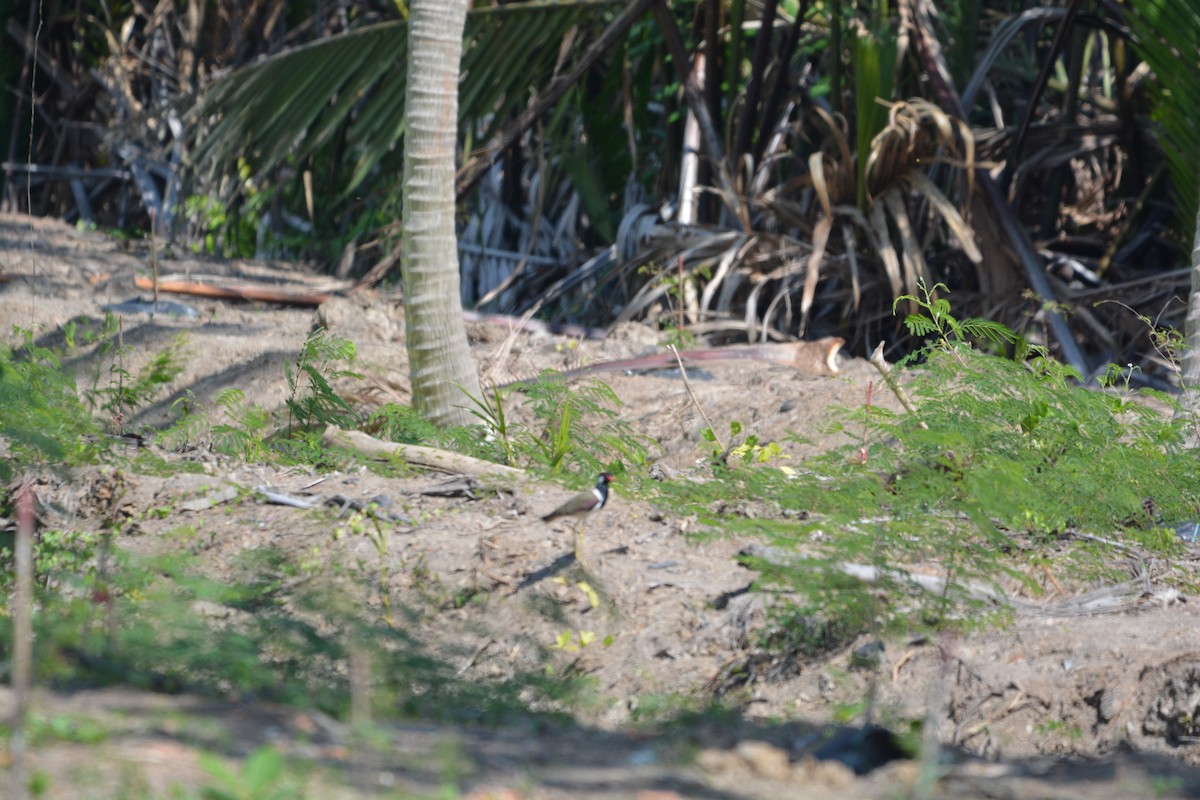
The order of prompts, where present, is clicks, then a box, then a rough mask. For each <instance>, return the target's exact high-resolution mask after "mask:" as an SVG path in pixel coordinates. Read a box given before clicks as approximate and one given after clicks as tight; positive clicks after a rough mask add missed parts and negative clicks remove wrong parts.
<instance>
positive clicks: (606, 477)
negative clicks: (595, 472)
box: [596, 472, 616, 488]
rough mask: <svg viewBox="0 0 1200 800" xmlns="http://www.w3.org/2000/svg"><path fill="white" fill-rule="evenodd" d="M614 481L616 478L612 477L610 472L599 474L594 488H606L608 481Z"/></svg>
mask: <svg viewBox="0 0 1200 800" xmlns="http://www.w3.org/2000/svg"><path fill="white" fill-rule="evenodd" d="M615 480H616V478H615V477H613V474H612V473H611V472H601V473H600V477H599V478H597V479H596V488H600V487H601V486H605V487H607V486H608V484H609V482H610V481H615Z"/></svg>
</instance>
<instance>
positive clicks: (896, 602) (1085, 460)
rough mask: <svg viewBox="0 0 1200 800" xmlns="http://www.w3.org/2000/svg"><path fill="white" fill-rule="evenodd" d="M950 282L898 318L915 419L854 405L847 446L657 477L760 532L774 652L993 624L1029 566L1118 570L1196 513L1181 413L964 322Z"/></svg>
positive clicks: (688, 508)
mask: <svg viewBox="0 0 1200 800" xmlns="http://www.w3.org/2000/svg"><path fill="white" fill-rule="evenodd" d="M944 291H945V287H941V286H938V287H934V289H932V290H930V291H928V292H923V296H919V297H912V296H909V297H905V298H902V299H903V300H906V301H911V302H912V303H914V304H915V305H916V307H917V309H918V311H917V312H916V313H913V314H910V315H909V316H908V317H907V318H906V320H905V321H906V324H908V325H909V327H910V329H911V330H913V331H914V333H920V334H923V335H927V336H928V337H929V339H930V341H929V344H928V345H927V346H926V347H925V348H924V349H923V350H921V351H920V352H919V353H918V354H917V355H916V357H914V358H913V359H911V360H910V361H909V362H908V364H907V366H902V367H899V368H897V369H896V371H897V372H902V376H901V378H900V380H901V381H902V382H903V384H904V387H905V388H906V390H907V392H908V394H909V395H910V396H911V398H912V401H913V403H912V404H913V409H912V411H911V412H909V413H903V414H896V413H892V412H890V411H888V410H887V409H885V408H880V407H878V406H877V405H876V406H874V407H872V408H871V409H870V411H869V413H868V411H867V409H866V408H861V409H857V410H848V411H846V412H844V413H843V415H842V417H841V418H840V419H839V420H838V421H836V422H835V423H834V424H833V426H832V430H833V431H834V432H840V433H842V434H844V435H845V437H846V440H847V443H846V444H845V445H844V446H843V447H840V448H836V449H834V450H832V451H830V452H828V453H825V454H823V455H821V456H817V457H815V458H813V459H810V460H809V461H808V462H807V463H805V464H804V465H803V466H804V469H803V470H795V471H794V472H792V473H791V474H789V473H788V472H786V471H784V470H782V469H772V468H769V467H768V468H766V469H754V470H739V471H731V472H729V473H725V474H723V475H721V476H719V478H720V479H719V480H718V481H713V482H712V483H714V484H718V485H717V486H716V487H715V488H709V487H706V486H703V485H693V486H680V485H669V484H664V485H663V489H662V491H663V493H664V495H665V496H666V498H667V499H668V502H674V503H676V504H678V510H679V511H681V512H690V513H694V514H696V516H697V517H698V518H699V519H700V521H701V522H703V523H708V524H710V525H711V526H713V527H714V528H719V529H721V530H725V531H730V532H734V531H736V532H740V533H757V534H759V535H761V536H762V537H764V538H765V539H766V540H767V543H768V544H769V548H767V549H765V550H762V551H758V552H756V553H755V554H754V555H753V556H748V557H747V559H746V561H747V563H748V564H750V565H751V566H753V567H754V568H755V569H757V570H759V571H760V573H761V578H760V585H761V586H763V587H764V588H772V589H775V590H783V595H782V596H783V597H785V598H787V599H786V600H784V601H783V602H780V603H779V604H777V605H776V607H775V610H774V612H773V613H774V616H773V617H772V619H773V620H774V621H773V623H772V624H771V625H770V626H768V629H767V631H764V636H765V637H766V638H764V639H763V641H762V644H763V646H764V647H768V648H772V649H781V650H791V651H796V652H800V653H814V652H818V651H820V650H822V649H824V648H827V647H830V646H836V645H837V643H839V642H844V641H845V640H846V639H848V638H850V637H853V636H855V635H857V634H859V633H861V632H863V631H868V630H875V631H880V630H887V629H893V628H902V629H906V630H911V629H914V628H916V629H921V628H929V627H933V628H941V627H947V626H949V627H955V626H964V625H975V624H981V623H984V622H987V621H992V620H1001V619H1003V618H1005V616H1006V612H1005V609H1004V606H1003V604H999V605H998V604H997V603H996V602H995V599H996V598H1003V597H1004V596H1005V593H1006V591H1007V590H1011V589H1012V587H1014V586H1024V587H1026V589H1027V590H1028V591H1032V592H1036V591H1037V586H1036V585H1035V584H1034V583H1033V581H1032V579H1031V578H1030V577H1029V575H1030V574H1034V572H1035V570H1034V569H1032V568H1031V567H1033V566H1037V569H1038V570H1040V569H1041V568H1042V567H1048V566H1049V565H1050V564H1053V565H1054V568H1055V571H1056V574H1057V575H1058V577H1059V579H1061V580H1066V581H1072V580H1074V581H1078V582H1080V583H1090V582H1092V581H1095V580H1098V579H1100V580H1114V581H1115V580H1121V579H1123V577H1124V576H1123V575H1122V574H1121V572H1120V568H1119V567H1117V566H1114V565H1115V564H1118V563H1120V562H1119V560H1118V559H1114V558H1112V554H1113V552H1114V550H1113V548H1114V547H1117V548H1121V547H1123V548H1128V547H1140V548H1149V549H1151V550H1152V551H1153V552H1156V553H1159V554H1161V555H1169V554H1171V553H1173V552H1175V551H1177V550H1178V548H1179V547H1180V545H1179V543H1178V540H1177V537H1175V536H1174V533H1173V532H1172V531H1163V530H1162V526H1163V525H1164V523H1169V522H1171V521H1172V520H1187V519H1195V518H1196V516H1197V513H1198V510H1200V489H1197V488H1196V487H1197V486H1200V463H1198V462H1197V461H1196V459H1195V457H1194V453H1192V452H1189V451H1186V450H1182V449H1180V448H1179V447H1178V446H1177V445H1178V443H1179V442H1180V441H1181V433H1182V425H1184V424H1186V423H1185V422H1176V421H1173V420H1172V419H1170V418H1168V417H1167V416H1164V415H1163V414H1162V413H1160V412H1159V411H1156V410H1154V409H1153V408H1151V407H1150V406H1148V405H1146V404H1143V403H1141V402H1137V401H1136V398H1134V397H1133V396H1132V393H1130V392H1129V387H1128V385H1127V384H1126V383H1125V378H1124V376H1125V375H1127V372H1126V371H1124V370H1120V369H1117V370H1113V371H1112V372H1111V373H1110V374H1109V376H1108V378H1107V379H1106V381H1105V382H1106V384H1107V387H1108V390H1106V391H1097V390H1093V389H1087V388H1083V387H1082V386H1081V385H1080V383H1081V381H1080V376H1079V375H1078V374H1077V373H1075V372H1074V370H1072V369H1070V368H1069V367H1066V366H1064V365H1062V364H1061V363H1059V362H1057V361H1055V360H1053V359H1052V358H1050V357H1049V356H1048V355H1047V354H1046V353H1045V352H1044V351H1041V350H1039V349H1037V348H1033V347H1029V346H1027V345H1025V344H1024V343H1023V342H1022V341H1021V340H1020V338H1019V337H1017V336H1016V335H1015V334H1013V333H1012V332H1011V331H1008V330H1007V329H1004V328H1002V327H1001V326H997V325H995V324H994V323H990V322H987V321H982V320H974V319H965V320H960V319H957V318H956V317H954V315H953V314H952V312H951V309H950V306H949V303H948V302H947V301H946V300H945V299H944V298H942V297H938V296H935V294H934V292H944ZM972 340H980V341H982V342H983V344H984V345H985V346H987V347H994V346H997V345H1002V346H1009V347H1012V349H1013V352H1014V353H1015V354H1016V355H1017V356H1018V358H1010V357H1005V356H1000V355H991V354H988V353H986V352H981V351H980V350H977V349H975V347H973V346H972V344H971V342H972ZM864 431H865V432H866V433H865V436H864ZM743 498H752V500H750V499H743ZM1148 501H1152V505H1153V507H1154V512H1153V513H1150V512H1148V511H1147V510H1146V506H1147V503H1148ZM749 503H752V504H753V513H743V510H744V509H745V508H746V506H747V504H749ZM1105 542H1110V543H1111V544H1105ZM848 564H853V565H857V567H858V569H857V570H856V571H855V572H854V573H853V574H850V573H849V572H848V571H847V569H846V565H848ZM864 576H869V580H865V579H864ZM771 632H773V633H771ZM768 634H769V635H768Z"/></svg>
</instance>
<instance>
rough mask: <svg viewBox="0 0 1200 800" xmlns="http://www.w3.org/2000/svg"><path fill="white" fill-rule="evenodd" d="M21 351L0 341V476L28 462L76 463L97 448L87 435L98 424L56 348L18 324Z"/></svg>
mask: <svg viewBox="0 0 1200 800" xmlns="http://www.w3.org/2000/svg"><path fill="white" fill-rule="evenodd" d="M17 334H18V335H19V336H20V337H21V338H22V339H23V340H24V346H23V348H22V357H21V358H20V359H17V358H15V357H14V355H13V353H12V351H11V350H9V349H8V348H5V347H0V436H2V437H3V438H4V439H5V441H6V446H7V452H6V453H5V454H4V455H2V456H0V480H2V481H4V482H7V481H9V480H11V479H12V477H13V475H14V474H16V473H17V472H19V471H21V470H22V469H24V468H25V467H27V466H30V465H34V464H38V465H42V464H78V463H81V462H84V461H86V460H89V459H91V458H92V457H93V456H94V454H95V453H96V448H95V445H94V444H93V443H92V442H93V441H94V440H92V439H91V438H90V437H91V435H93V434H95V433H97V425H96V423H95V421H94V420H93V419H92V417H91V414H90V413H89V412H88V410H87V408H86V407H84V405H83V404H82V403H81V402H80V400H79V395H78V394H77V392H76V389H75V384H74V381H72V380H71V378H70V376H69V375H67V374H66V373H65V372H64V371H63V368H62V364H61V362H60V361H59V358H58V356H57V354H55V353H54V352H53V351H51V350H49V349H48V348H45V347H40V346H38V345H36V344H35V343H34V340H33V334H32V332H31V331H27V330H18V331H17Z"/></svg>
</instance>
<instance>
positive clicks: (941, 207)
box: [905, 172, 983, 264]
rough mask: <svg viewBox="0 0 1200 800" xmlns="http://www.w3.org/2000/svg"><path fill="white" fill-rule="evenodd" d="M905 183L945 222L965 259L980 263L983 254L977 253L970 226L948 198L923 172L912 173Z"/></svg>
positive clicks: (977, 248)
mask: <svg viewBox="0 0 1200 800" xmlns="http://www.w3.org/2000/svg"><path fill="white" fill-rule="evenodd" d="M905 181H906V182H907V183H908V184H909V185H910V186H911V187H912V189H913V191H916V192H918V193H919V194H923V195H925V197H926V199H928V200H929V205H930V206H932V207H933V210H934V211H936V212H937V213H938V214H940V215H941V217H942V219H944V220H945V221H946V227H948V228H949V229H950V232H951V233H953V234H954V238H955V239H956V240H957V241H958V246H959V247H961V248H962V251H963V253H965V254H966V256H967V258H969V259H971V261H972V263H975V264H979V263H980V262H982V261H983V254H982V253H980V252H979V246H978V245H976V244H975V236H974V234H973V233H972V231H971V226H970V225H968V224H967V222H966V220H964V219H963V217H962V215H961V214H959V213H958V209H957V208H955V207H954V204H953V203H951V202H950V200H949V198H947V197H946V195H944V194H942V190H941V189H939V188H938V187H937V185H936V184H934V182H933V181H931V180H929V177H928V176H927V175H925V173H923V172H913V173H911V174H909V175H908V176H906V177H905Z"/></svg>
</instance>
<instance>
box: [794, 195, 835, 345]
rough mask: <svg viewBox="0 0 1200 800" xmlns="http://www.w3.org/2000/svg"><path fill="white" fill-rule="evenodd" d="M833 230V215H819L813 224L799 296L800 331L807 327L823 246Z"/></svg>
mask: <svg viewBox="0 0 1200 800" xmlns="http://www.w3.org/2000/svg"><path fill="white" fill-rule="evenodd" d="M831 230H833V217H821V218H820V219H819V220H817V224H816V225H814V226H813V250H812V254H811V255H809V257H808V266H807V267H806V268H805V270H804V294H802V295H801V296H800V333H801V335H803V334H804V331H805V330H807V328H808V312H809V311H810V310H811V309H812V304H813V298H814V297H816V294H817V279H818V278H819V277H820V274H821V260H822V259H824V258H825V247H826V245H828V243H829V232H830V231H831Z"/></svg>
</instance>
